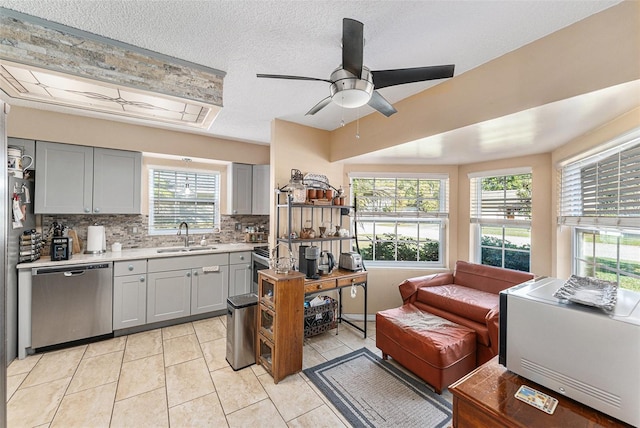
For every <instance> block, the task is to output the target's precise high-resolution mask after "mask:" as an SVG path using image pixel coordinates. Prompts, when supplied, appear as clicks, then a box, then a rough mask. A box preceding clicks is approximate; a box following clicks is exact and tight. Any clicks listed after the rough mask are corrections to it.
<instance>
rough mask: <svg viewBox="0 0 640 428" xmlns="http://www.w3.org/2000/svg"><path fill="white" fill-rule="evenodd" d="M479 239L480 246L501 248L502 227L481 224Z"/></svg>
mask: <svg viewBox="0 0 640 428" xmlns="http://www.w3.org/2000/svg"><path fill="white" fill-rule="evenodd" d="M480 239H481V245H482V246H488V247H499V248H502V244H503V240H502V228H501V227H494V226H481V227H480Z"/></svg>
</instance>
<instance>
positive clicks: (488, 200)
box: [470, 173, 531, 224]
mask: <svg viewBox="0 0 640 428" xmlns="http://www.w3.org/2000/svg"><path fill="white" fill-rule="evenodd" d="M470 189H471V192H470V194H471V222H472V223H495V222H497V221H499V222H500V223H503V222H504V221H509V222H513V223H519V222H520V223H526V224H528V223H530V221H531V173H527V174H518V175H504V176H485V177H473V178H471V183H470Z"/></svg>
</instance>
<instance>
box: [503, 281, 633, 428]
mask: <svg viewBox="0 0 640 428" xmlns="http://www.w3.org/2000/svg"><path fill="white" fill-rule="evenodd" d="M563 284H564V281H563V280H560V279H555V278H541V279H537V280H532V281H528V282H525V283H523V284H520V285H517V286H515V287H512V288H510V289H507V290H505V291H503V292H501V293H500V356H499V360H500V364H502V365H504V366H505V367H506V368H507V369H508V370H510V371H512V372H514V373H516V374H518V375H520V376H522V377H525V378H527V379H529V380H532V381H533V382H536V383H538V384H540V385H543V386H545V387H547V388H549V389H551V390H552V391H555V392H556V393H557V394H558V395H566V396H567V397H569V398H572V399H574V400H576V401H578V402H580V403H582V404H585V405H587V406H589V407H593V408H594V409H597V410H599V411H601V412H603V413H606V414H607V415H609V416H612V417H614V418H616V419H619V420H621V421H624V422H627V423H629V424H631V425H634V426H640V406H638V397H640V364H639V361H640V293H636V292H632V291H629V290H623V289H619V290H618V299H617V303H616V307H615V310H614V311H613V313H612V314H607V313H605V312H604V311H603V310H601V309H598V308H594V307H589V306H583V305H579V304H575V303H563V302H561V301H560V300H559V299H557V298H555V297H553V293H554V292H555V291H556V290H557V289H559V288H560V287H561V286H562V285H563Z"/></svg>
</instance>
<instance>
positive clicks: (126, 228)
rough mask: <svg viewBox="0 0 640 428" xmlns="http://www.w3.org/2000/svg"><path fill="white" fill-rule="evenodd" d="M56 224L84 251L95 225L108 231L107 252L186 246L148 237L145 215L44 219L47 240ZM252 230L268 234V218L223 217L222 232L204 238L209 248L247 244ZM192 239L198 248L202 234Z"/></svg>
mask: <svg viewBox="0 0 640 428" xmlns="http://www.w3.org/2000/svg"><path fill="white" fill-rule="evenodd" d="M54 221H55V222H58V223H60V224H63V225H65V226H68V227H69V228H70V229H73V230H75V231H76V233H77V234H78V238H79V239H80V242H81V244H82V249H83V251H84V248H85V247H86V240H87V228H88V227H89V226H91V225H93V224H96V223H97V224H99V225H101V226H104V228H105V235H106V241H107V249H109V248H111V244H113V243H114V242H120V243H121V244H122V249H132V248H152V247H171V246H180V245H182V244H183V243H184V236H176V235H175V234H170V235H149V217H148V216H146V215H130V214H114V215H108V214H105V215H76V214H73V215H72V214H70V215H43V216H42V230H43V234H44V235H45V236H46V234H47V232H48V231H49V228H50V227H51V225H52V224H53V222H54ZM237 224H240V230H236V225H237ZM176 226H177V225H176ZM251 226H253V227H256V228H257V227H264V229H265V230H268V229H269V216H268V215H235V216H229V215H222V216H221V218H220V231H219V232H215V233H207V234H205V235H204V236H205V239H206V240H207V243H208V244H214V243H223V244H227V243H232V242H244V238H245V232H244V230H245V228H247V227H251ZM134 230H135V231H136V232H134ZM190 238H191V239H192V240H193V241H194V242H195V243H196V244H199V243H200V240H201V239H202V234H201V233H196V232H191V233H190Z"/></svg>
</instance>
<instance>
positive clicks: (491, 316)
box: [485, 305, 500, 355]
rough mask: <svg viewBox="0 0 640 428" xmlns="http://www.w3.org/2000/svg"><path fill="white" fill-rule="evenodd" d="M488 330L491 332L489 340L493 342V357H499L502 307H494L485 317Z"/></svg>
mask: <svg viewBox="0 0 640 428" xmlns="http://www.w3.org/2000/svg"><path fill="white" fill-rule="evenodd" d="M485 322H486V323H487V329H488V330H489V340H490V341H491V351H492V352H493V355H498V352H499V350H498V342H499V331H498V330H499V328H500V305H496V306H494V307H493V308H492V309H491V310H490V311H489V312H487V316H486V317H485Z"/></svg>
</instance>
